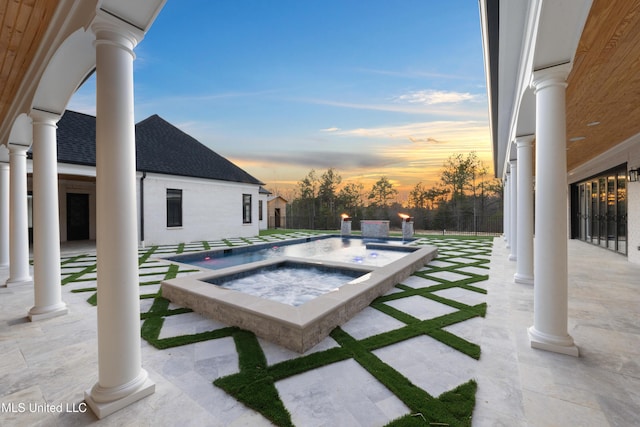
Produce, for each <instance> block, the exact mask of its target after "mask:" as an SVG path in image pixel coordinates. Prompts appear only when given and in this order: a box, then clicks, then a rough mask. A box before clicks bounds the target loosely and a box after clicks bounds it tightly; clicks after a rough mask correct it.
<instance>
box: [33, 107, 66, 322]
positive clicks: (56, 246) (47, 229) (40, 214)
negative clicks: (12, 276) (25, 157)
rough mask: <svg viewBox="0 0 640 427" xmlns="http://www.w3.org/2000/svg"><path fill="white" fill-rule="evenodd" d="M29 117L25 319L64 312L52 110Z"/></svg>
mask: <svg viewBox="0 0 640 427" xmlns="http://www.w3.org/2000/svg"><path fill="white" fill-rule="evenodd" d="M31 118H32V119H33V146H32V152H33V284H34V306H33V307H32V308H31V310H29V319H31V320H32V321H34V320H41V319H47V318H50V317H55V316H61V315H63V314H67V305H66V304H65V303H64V302H62V285H61V283H60V220H59V209H58V165H57V162H58V160H57V157H58V156H57V151H56V129H57V126H56V123H57V122H58V120H59V119H60V117H59V116H58V115H56V114H52V113H47V112H44V111H38V110H34V111H32V113H31Z"/></svg>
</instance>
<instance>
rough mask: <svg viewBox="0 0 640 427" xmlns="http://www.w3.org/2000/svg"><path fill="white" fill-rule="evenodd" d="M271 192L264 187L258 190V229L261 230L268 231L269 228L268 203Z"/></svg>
mask: <svg viewBox="0 0 640 427" xmlns="http://www.w3.org/2000/svg"><path fill="white" fill-rule="evenodd" d="M270 195H271V191H269V190H267V189H266V188H264V187H260V189H259V190H258V227H259V228H260V230H266V229H267V228H269V214H268V212H267V203H268V200H269V196H270Z"/></svg>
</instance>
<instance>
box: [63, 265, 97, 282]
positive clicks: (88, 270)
mask: <svg viewBox="0 0 640 427" xmlns="http://www.w3.org/2000/svg"><path fill="white" fill-rule="evenodd" d="M94 271H96V264H92V265H89V266H87V267H86V268H84V269H82V270H80V271H78V272H76V273H71V274H70V275H68V276H67V277H65V278H64V279H62V281H61V282H60V284H61V285H62V286H64V285H66V284H67V283H71V282H77V281H79V280H80V278H81V277H82V276H84V275H85V274H88V273H93V272H94ZM92 280H95V279H92Z"/></svg>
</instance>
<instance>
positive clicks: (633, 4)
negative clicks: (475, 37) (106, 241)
mask: <svg viewBox="0 0 640 427" xmlns="http://www.w3.org/2000/svg"><path fill="white" fill-rule="evenodd" d="M638 6H640V2H639V1H608V0H593V1H592V0H576V1H571V2H552V1H544V0H535V1H531V2H528V1H502V2H501V1H498V0H481V1H480V12H481V18H482V30H483V45H484V52H485V64H486V65H485V68H486V78H487V87H488V93H489V104H490V105H489V108H490V118H491V123H490V125H491V136H492V142H493V151H494V169H495V171H496V177H503V176H504V175H505V173H506V172H507V169H508V163H509V161H510V160H514V159H516V158H517V154H516V150H515V149H514V144H513V141H514V140H515V138H516V137H517V136H521V135H531V134H535V122H536V118H535V96H534V94H533V89H532V88H531V86H530V83H531V75H532V73H533V72H534V71H536V70H541V69H545V68H548V67H551V66H555V65H559V64H564V63H568V64H569V65H570V67H571V72H570V74H569V76H568V78H567V83H568V86H567V90H566V120H567V125H566V130H567V131H566V149H567V171H568V172H569V174H571V173H572V171H577V170H578V171H579V170H580V169H581V168H582V169H584V168H585V165H586V164H588V163H589V162H591V161H593V160H594V159H595V158H597V157H598V156H601V155H603V154H604V153H606V152H608V151H610V150H612V149H614V148H615V147H616V146H618V145H619V144H623V143H625V142H626V141H629V140H630V139H632V138H634V137H636V136H637V135H638V134H639V133H640V108H638V106H639V104H638V102H637V96H636V95H635V94H637V93H638V91H640V79H639V78H637V76H636V75H635V73H634V71H633V70H635V69H636V68H637V58H638V57H639V56H640V31H638V29H637V28H638V25H639V24H640V16H639V15H638V14H637V13H636V11H637V8H638Z"/></svg>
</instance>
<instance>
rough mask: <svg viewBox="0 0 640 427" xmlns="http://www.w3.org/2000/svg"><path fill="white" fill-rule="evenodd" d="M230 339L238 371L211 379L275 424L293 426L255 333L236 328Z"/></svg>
mask: <svg viewBox="0 0 640 427" xmlns="http://www.w3.org/2000/svg"><path fill="white" fill-rule="evenodd" d="M233 339H234V341H235V343H236V349H237V351H238V362H239V365H240V373H238V374H235V375H229V376H226V377H222V378H218V379H217V380H215V381H214V382H213V383H214V384H215V385H216V386H218V387H220V388H221V389H223V390H224V391H226V392H227V393H228V394H230V395H231V396H233V397H235V398H236V399H237V400H239V401H240V402H242V403H244V404H245V405H247V406H248V407H249V408H252V409H254V410H256V411H258V412H260V413H261V414H262V415H264V416H265V417H266V418H267V419H268V420H270V421H271V422H272V423H274V424H275V425H278V426H282V427H290V426H293V422H292V421H291V414H290V413H289V411H288V410H287V408H286V407H285V406H284V403H282V400H281V399H280V395H279V394H278V389H276V386H275V381H274V378H273V376H271V375H269V371H268V369H267V361H266V358H265V356H264V352H263V351H262V348H261V347H260V344H259V343H258V339H257V338H256V336H255V335H254V334H253V333H251V332H248V331H243V330H237V331H236V332H234V333H233Z"/></svg>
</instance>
